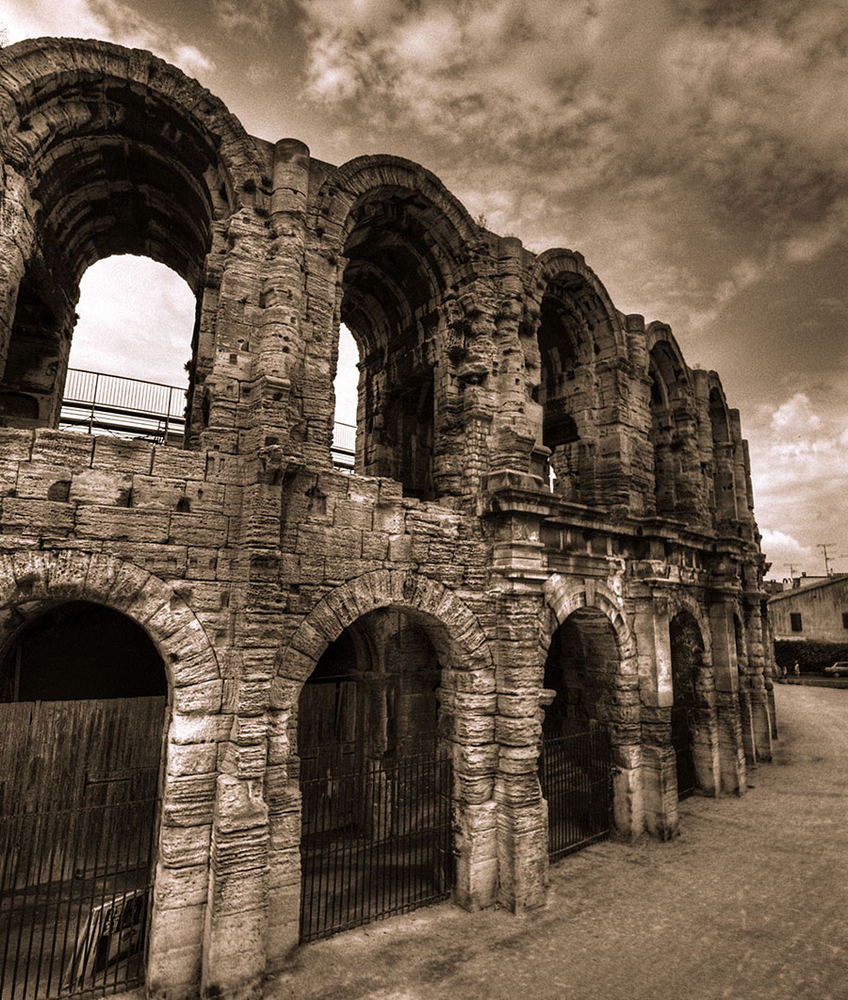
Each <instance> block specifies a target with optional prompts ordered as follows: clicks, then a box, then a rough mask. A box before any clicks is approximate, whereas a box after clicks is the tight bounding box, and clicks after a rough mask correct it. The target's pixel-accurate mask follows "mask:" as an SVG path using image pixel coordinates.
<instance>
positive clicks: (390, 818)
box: [300, 746, 453, 942]
mask: <svg viewBox="0 0 848 1000" xmlns="http://www.w3.org/2000/svg"><path fill="white" fill-rule="evenodd" d="M310 753H311V755H310V756H306V755H304V756H305V759H304V760H303V762H302V768H303V769H302V774H301V782H300V787H301V793H302V798H303V812H302V833H301V865H302V885H301V910H300V938H301V941H303V942H306V941H312V940H314V939H316V938H321V937H329V936H330V935H331V934H336V933H338V932H339V931H343V930H347V929H349V928H351V927H357V926H359V925H361V924H365V923H369V922H370V921H372V920H376V919H378V918H380V917H388V916H391V915H393V914H397V913H405V912H407V911H409V910H413V909H416V908H417V907H419V906H424V905H426V904H428V903H432V902H435V901H436V900H439V899H445V898H447V897H448V896H449V895H450V891H451V887H452V884H453V864H452V862H453V856H452V839H451V822H450V812H451V810H450V795H451V769H450V761H449V760H448V759H447V757H445V756H444V755H441V754H440V753H439V751H438V749H437V748H436V747H433V746H431V747H429V748H421V747H418V748H417V749H416V750H414V751H411V752H403V753H399V754H397V755H396V756H394V757H390V756H388V755H384V756H383V757H382V758H381V759H380V760H378V761H373V760H371V761H362V760H357V759H356V756H354V755H349V754H348V755H345V754H340V753H339V752H338V748H329V749H328V748H323V749H322V751H321V752H315V751H311V752H310Z"/></svg>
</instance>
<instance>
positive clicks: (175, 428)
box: [59, 368, 186, 443]
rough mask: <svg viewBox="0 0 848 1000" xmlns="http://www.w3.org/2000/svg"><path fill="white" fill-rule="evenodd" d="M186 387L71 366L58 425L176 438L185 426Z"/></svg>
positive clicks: (157, 437)
mask: <svg viewBox="0 0 848 1000" xmlns="http://www.w3.org/2000/svg"><path fill="white" fill-rule="evenodd" d="M185 406H186V390H185V389H183V388H180V387H179V386H176V385H165V384H164V383H162V382H147V381H145V380H144V379H135V378H125V377H124V376H123V375H107V374H105V373H104V372H93V371H87V370H85V369H82V368H69V369H68V374H67V377H66V379H65V392H64V395H63V397H62V411H61V415H60V417H59V421H60V424H62V425H69V426H71V427H78V428H80V429H85V430H86V431H87V432H88V433H89V434H93V433H94V431H95V429H97V430H105V431H111V432H113V433H116V434H118V435H125V436H128V437H150V438H153V439H154V440H159V441H162V442H169V441H170V442H171V443H173V442H174V441H175V440H176V439H177V438H181V437H182V434H183V431H184V428H185Z"/></svg>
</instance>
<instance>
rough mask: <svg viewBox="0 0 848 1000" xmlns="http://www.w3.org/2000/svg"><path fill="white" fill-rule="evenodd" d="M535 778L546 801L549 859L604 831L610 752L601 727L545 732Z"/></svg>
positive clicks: (607, 824) (608, 812)
mask: <svg viewBox="0 0 848 1000" xmlns="http://www.w3.org/2000/svg"><path fill="white" fill-rule="evenodd" d="M539 779H540V782H541V785H542V794H543V795H544V797H545V798H546V799H547V801H548V856H549V858H550V860H551V861H555V860H557V859H558V858H561V857H563V856H564V855H566V854H570V853H571V852H572V851H579V850H580V849H581V848H582V847H587V846H588V845H589V844H592V843H594V842H595V841H597V840H602V839H603V838H604V837H607V836H609V832H610V828H611V812H612V754H611V750H610V741H609V735H608V734H607V732H606V730H604V729H600V728H596V729H592V730H590V731H587V732H582V733H576V734H574V735H570V736H555V737H546V738H545V740H544V741H543V743H542V753H541V757H540V761H539Z"/></svg>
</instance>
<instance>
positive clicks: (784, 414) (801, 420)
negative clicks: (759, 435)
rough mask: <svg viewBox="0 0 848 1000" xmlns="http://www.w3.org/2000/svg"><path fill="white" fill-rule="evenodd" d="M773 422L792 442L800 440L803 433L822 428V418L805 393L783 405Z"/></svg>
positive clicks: (777, 410) (773, 415) (775, 413)
mask: <svg viewBox="0 0 848 1000" xmlns="http://www.w3.org/2000/svg"><path fill="white" fill-rule="evenodd" d="M771 422H772V426H773V427H774V428H775V429H776V430H778V431H779V432H781V433H786V434H788V436H789V439H790V440H792V441H795V440H798V439H799V438H800V437H801V434H802V433H803V432H805V431H816V430H818V429H819V428H820V427H821V426H822V422H821V418H820V417H819V416H818V414H817V413H816V412H815V411H814V410H813V407H812V404H811V403H810V400H809V397H808V396H807V394H806V393H803V392H796V393H795V395H794V396H793V397H792V398H791V399H788V400H787V401H786V402H785V403H781V405H780V406H778V408H777V409H776V410H775V411H774V413H773V414H772V417H771ZM810 445H811V446H812V443H810Z"/></svg>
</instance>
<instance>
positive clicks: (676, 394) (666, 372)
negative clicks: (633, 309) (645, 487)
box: [647, 323, 702, 517]
mask: <svg viewBox="0 0 848 1000" xmlns="http://www.w3.org/2000/svg"><path fill="white" fill-rule="evenodd" d="M647 333H648V376H649V378H650V382H651V385H650V411H651V425H650V430H649V432H648V436H649V440H650V442H651V445H652V448H653V454H654V498H655V503H656V509H657V512H658V513H660V514H663V513H665V514H671V515H672V516H678V517H690V516H697V513H698V510H699V503H700V495H701V488H700V482H701V476H702V472H701V463H700V456H699V453H698V440H697V422H696V410H695V405H694V398H695V395H694V383H693V380H692V375H691V372H690V371H689V368H688V366H687V364H686V362H685V361H684V360H683V355H682V354H681V352H680V348H679V347H678V345H677V342H676V341H675V339H674V337H673V336H672V334H671V330H670V328H669V327H667V326H665V325H664V324H661V323H651V324H650V325H649V326H648V330H647Z"/></svg>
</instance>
